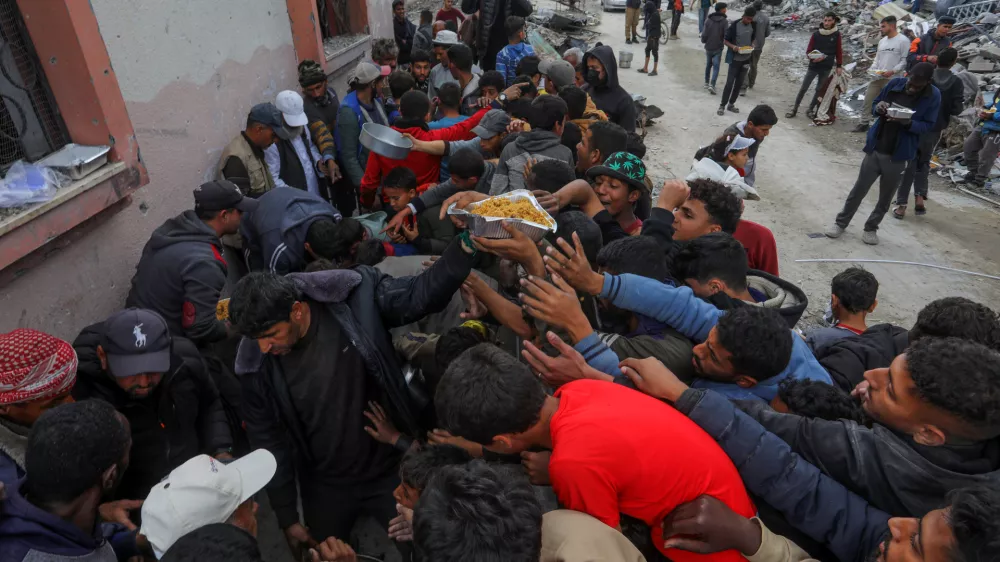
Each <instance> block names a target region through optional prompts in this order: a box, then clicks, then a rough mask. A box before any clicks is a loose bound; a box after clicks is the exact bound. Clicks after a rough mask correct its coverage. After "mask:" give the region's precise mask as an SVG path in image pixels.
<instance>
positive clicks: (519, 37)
mask: <svg viewBox="0 0 1000 562" xmlns="http://www.w3.org/2000/svg"><path fill="white" fill-rule="evenodd" d="M504 31H506V32H507V46H506V47H504V48H503V49H500V52H499V53H497V66H496V68H497V71H498V72H500V74H503V77H504V80H505V81H506V83H507V85H508V86H510V85H511V84H514V78H515V77H516V76H517V74H516V73H515V72H516V70H517V63H519V62H521V59H523V58H524V57H526V56H528V55H533V54H535V50H534V49H532V48H531V45H529V44H528V43H526V42H525V39H526V38H527V34H526V33H525V31H524V18H520V17H517V16H510V17H508V18H507V21H505V22H504Z"/></svg>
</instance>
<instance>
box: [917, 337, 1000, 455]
mask: <svg viewBox="0 0 1000 562" xmlns="http://www.w3.org/2000/svg"><path fill="white" fill-rule="evenodd" d="M906 365H907V368H908V370H909V372H910V378H912V379H913V384H914V385H916V388H917V394H918V395H919V396H920V398H922V399H923V400H924V401H926V402H928V403H930V404H933V405H934V406H937V407H938V408H941V409H942V410H944V411H946V412H948V413H950V414H952V415H954V416H957V417H958V418H959V419H961V420H962V421H964V422H966V423H967V424H970V425H971V426H972V427H971V428H970V429H969V431H968V435H965V437H973V438H978V439H984V438H989V437H994V436H996V435H998V434H1000V352H997V351H994V350H992V349H990V348H988V347H986V346H985V345H982V344H978V343H975V342H972V341H969V340H963V339H959V338H922V339H920V340H918V341H916V342H915V343H913V344H912V345H910V347H909V348H907V350H906Z"/></svg>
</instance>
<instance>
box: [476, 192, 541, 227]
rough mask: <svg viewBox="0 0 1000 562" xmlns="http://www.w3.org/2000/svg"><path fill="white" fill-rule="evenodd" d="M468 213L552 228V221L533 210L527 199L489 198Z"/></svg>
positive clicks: (533, 207)
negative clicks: (520, 220) (523, 221)
mask: <svg viewBox="0 0 1000 562" xmlns="http://www.w3.org/2000/svg"><path fill="white" fill-rule="evenodd" d="M469 213H471V214H473V215H479V216H481V217H491V218H501V219H522V220H526V221H528V222H533V223H535V224H541V225H545V226H552V219H550V218H549V217H548V215H546V214H545V213H543V212H542V211H539V210H538V209H537V208H535V206H534V205H532V203H531V201H530V200H528V199H517V200H512V199H511V198H509V197H491V198H489V199H486V200H484V201H483V202H482V203H479V204H478V205H476V207H475V208H474V209H471V210H470V211H469Z"/></svg>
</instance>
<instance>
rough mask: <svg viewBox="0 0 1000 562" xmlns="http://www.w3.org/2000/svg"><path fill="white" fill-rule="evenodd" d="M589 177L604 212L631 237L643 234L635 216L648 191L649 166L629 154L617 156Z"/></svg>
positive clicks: (622, 153)
mask: <svg viewBox="0 0 1000 562" xmlns="http://www.w3.org/2000/svg"><path fill="white" fill-rule="evenodd" d="M587 177H588V178H589V179H591V180H593V181H594V182H595V183H594V191H596V192H597V196H598V197H599V198H600V200H601V204H603V205H604V208H605V209H607V210H608V212H609V213H611V216H612V217H614V218H615V220H617V221H618V224H620V225H621V227H622V228H623V229H624V230H625V232H626V233H628V235H629V236H638V235H639V234H640V233H641V232H642V219H640V218H638V217H636V216H635V205H636V203H637V202H638V201H639V199H640V198H641V197H642V195H643V191H644V190H645V189H646V183H645V179H646V165H645V164H643V162H642V160H640V159H639V158H638V157H636V156H635V155H634V154H631V153H629V152H616V153H614V154H612V155H610V156H608V159H607V160H605V161H604V164H603V165H600V166H592V167H591V168H590V169H589V170H587Z"/></svg>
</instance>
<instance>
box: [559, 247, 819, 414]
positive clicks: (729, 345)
mask: <svg viewBox="0 0 1000 562" xmlns="http://www.w3.org/2000/svg"><path fill="white" fill-rule="evenodd" d="M561 249H562V251H561V252H560V251H554V250H553V251H550V252H549V255H548V257H549V259H548V260H547V261H546V264H547V265H548V267H549V268H550V270H551V271H552V272H553V273H554V274H556V275H559V276H560V277H562V278H563V279H565V280H566V282H568V285H567V286H572V287H574V288H575V289H577V290H578V291H581V292H583V293H585V294H590V295H594V296H597V297H599V298H602V299H608V300H609V301H610V303H611V304H612V305H614V306H617V307H618V308H622V309H625V310H631V311H633V312H636V313H640V314H644V315H647V316H649V317H650V318H653V319H655V320H657V321H658V322H662V323H664V324H666V325H668V326H672V327H673V328H674V329H676V330H677V331H678V332H680V333H681V334H683V335H684V336H685V337H687V338H689V339H691V340H692V341H694V342H696V343H697V345H695V347H694V349H693V350H692V353H693V357H692V362H693V366H694V371H695V374H696V375H697V378H696V379H695V380H694V382H693V383H692V385H693V386H694V387H696V388H707V389H712V390H715V391H717V392H719V393H721V394H724V395H725V396H727V397H729V398H731V399H740V400H756V401H763V402H764V403H767V402H770V401H771V400H772V399H773V398H774V396H775V395H776V394H777V393H778V384H779V383H780V382H781V381H783V380H785V379H788V378H793V379H810V380H819V381H822V382H825V383H828V384H832V381H831V379H830V375H829V374H827V372H826V371H825V370H824V369H823V367H822V366H820V364H819V362H818V361H816V358H815V357H814V356H813V353H812V350H811V349H809V346H808V345H807V344H806V343H805V340H803V339H802V338H801V337H800V336H799V335H798V334H797V333H796V332H793V331H792V330H790V329H789V328H788V324H787V323H786V322H785V320H784V319H783V318H782V317H781V315H780V314H779V313H778V312H777V311H775V310H770V309H766V308H757V307H741V308H736V309H734V310H729V311H722V310H719V309H717V308H716V307H715V306H713V305H711V304H709V303H707V302H705V301H703V300H701V299H699V298H698V297H697V296H695V294H694V292H693V291H692V290H691V289H690V288H689V287H672V286H670V285H667V284H665V283H663V282H662V281H657V280H654V279H647V278H644V277H639V276H635V275H611V274H610V273H607V272H605V273H604V274H600V273H597V272H595V271H593V270H592V269H590V265H589V264H588V263H587V260H586V259H585V258H583V257H582V256H581V255H580V254H579V252H577V251H575V250H574V249H573V248H571V247H569V245H568V244H567V245H561ZM561 289H562V288H561ZM595 339H596V338H591V339H589V340H583V341H581V342H580V343H579V344H577V346H576V347H577V350H578V351H581V353H582V354H583V355H584V357H585V358H587V364H589V365H590V366H591V367H594V368H595V369H597V370H598V371H601V372H603V373H605V374H607V375H608V377H606V380H617V379H621V376H622V371H621V369H620V368H619V360H618V357H617V356H616V355H615V354H614V352H612V351H611V349H609V348H608V347H607V345H605V344H604V343H603V342H600V341H593V340H595ZM601 378H605V377H601ZM618 382H624V381H623V380H619V381H618Z"/></svg>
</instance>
